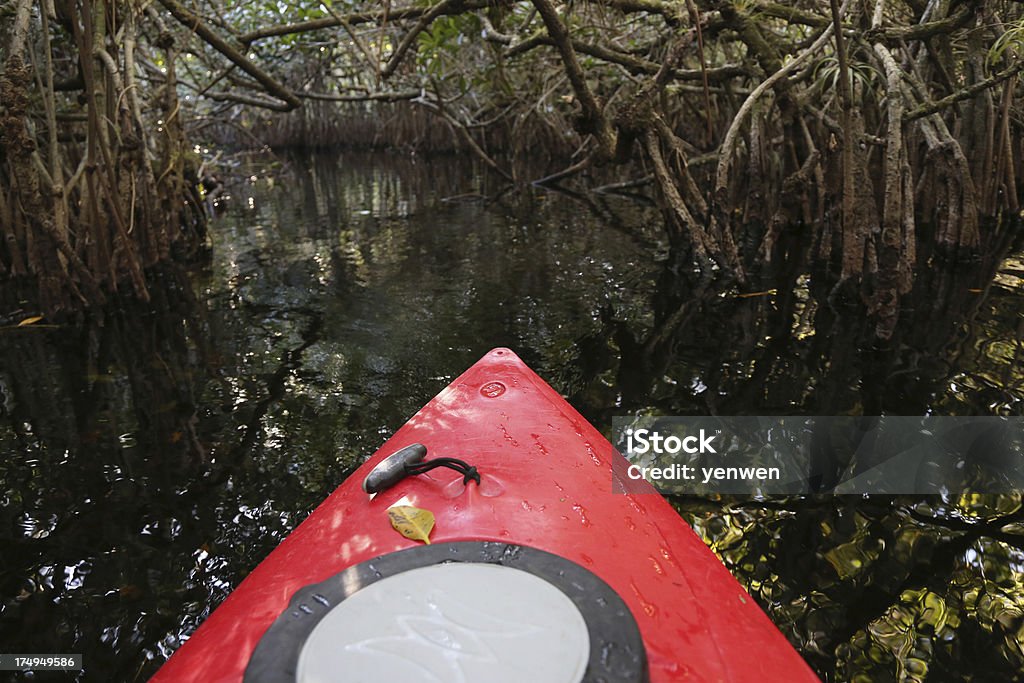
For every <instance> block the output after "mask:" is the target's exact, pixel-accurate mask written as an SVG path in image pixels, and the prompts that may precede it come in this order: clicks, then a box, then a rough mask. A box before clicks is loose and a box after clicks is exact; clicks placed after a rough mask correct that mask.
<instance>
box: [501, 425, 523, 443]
mask: <svg viewBox="0 0 1024 683" xmlns="http://www.w3.org/2000/svg"><path fill="white" fill-rule="evenodd" d="M501 433H502V434H504V435H505V441H508V442H509V443H510V444H512V445H513V446H515V447H517V448H518V447H519V442H518V441H516V440H515V437H513V436H512V435H511V434H509V433H508V430H507V429H505V425H501Z"/></svg>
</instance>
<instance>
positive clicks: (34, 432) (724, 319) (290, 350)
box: [0, 156, 1024, 681]
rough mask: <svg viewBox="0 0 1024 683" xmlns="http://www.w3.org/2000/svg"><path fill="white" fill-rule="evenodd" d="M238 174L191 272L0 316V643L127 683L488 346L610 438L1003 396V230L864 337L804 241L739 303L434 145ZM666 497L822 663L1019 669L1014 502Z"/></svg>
mask: <svg viewBox="0 0 1024 683" xmlns="http://www.w3.org/2000/svg"><path fill="white" fill-rule="evenodd" d="M246 168H247V170H246V172H247V173H252V179H251V180H250V181H246V182H239V183H237V184H235V185H234V186H232V187H231V189H230V191H229V194H230V195H231V196H230V199H228V200H227V201H226V202H225V206H226V211H225V212H224V214H223V215H222V216H221V218H219V219H218V221H217V222H216V224H215V225H214V226H213V228H212V235H213V245H214V248H213V257H212V261H211V263H210V264H209V266H208V267H206V268H204V269H202V270H200V271H198V272H194V273H191V274H190V275H188V276H186V275H184V274H182V273H176V272H165V273H162V274H160V275H159V277H158V281H159V283H160V284H159V286H154V287H153V300H152V302H150V303H148V304H137V303H134V304H133V303H129V302H120V303H119V304H118V305H116V306H112V307H111V308H110V310H108V311H105V312H101V313H96V314H94V315H93V316H92V317H91V318H90V320H89V321H87V323H86V324H83V325H81V326H61V327H40V326H38V324H37V325H36V326H26V327H23V328H18V329H12V328H11V327H10V326H8V327H6V328H4V329H2V330H0V352H2V356H0V358H2V360H0V452H2V456H0V557H2V560H0V644H2V647H0V651H2V652H55V653H59V652H81V653H83V654H84V656H85V666H86V668H85V671H84V672H83V674H82V675H81V676H80V680H90V681H91V680H96V681H106V680H113V681H121V680H123V681H132V680H145V679H146V678H147V677H148V676H150V675H151V674H152V673H153V672H154V671H155V670H156V668H157V667H158V666H159V664H160V663H161V662H162V661H163V660H164V659H166V657H167V656H169V654H170V653H171V652H173V650H174V649H175V648H176V647H177V645H178V644H179V643H180V642H181V640H182V639H183V638H184V637H187V635H188V634H189V633H190V632H191V631H192V630H194V628H195V627H196V625H197V624H198V623H199V622H201V621H202V619H203V618H204V617H205V616H206V615H207V614H209V612H210V611H211V610H212V609H213V608H214V607H215V606H216V605H217V604H219V602H220V601H221V600H223V598H224V597H225V596H226V595H227V594H228V593H229V592H230V591H231V589H232V588H233V587H234V586H235V585H237V583H238V582H239V581H240V580H241V579H242V578H243V577H244V576H245V575H246V573H247V572H248V571H249V570H250V569H251V568H252V567H253V566H255V564H256V563H257V562H258V561H259V560H260V559H261V558H262V557H264V556H265V555H266V554H267V553H268V552H269V551H270V550H271V549H272V548H273V547H274V546H275V545H276V544H277V543H278V542H279V541H280V539H281V538H282V537H283V536H284V535H286V534H287V533H288V531H289V530H290V529H292V528H293V527H294V526H295V525H296V524H297V523H298V522H299V521H301V520H302V519H303V517H304V516H305V515H306V514H307V513H308V512H309V510H310V509H312V508H313V507H315V505H316V504H317V503H318V502H319V501H320V500H321V499H323V497H324V496H325V495H326V494H327V493H328V492H329V491H331V490H332V489H333V488H334V487H335V486H336V485H337V484H338V483H339V482H341V481H342V480H343V479H344V478H345V476H346V475H347V474H348V473H349V472H350V471H351V470H352V469H353V468H354V467H356V466H358V464H359V463H360V462H362V460H363V459H364V458H365V457H367V456H368V455H369V454H371V453H372V452H373V451H374V450H375V448H376V447H377V446H378V445H379V444H380V443H381V442H382V441H383V440H384V439H385V438H386V437H387V436H388V435H390V434H391V433H392V432H393V431H394V430H395V429H396V428H397V427H398V426H399V425H401V424H402V423H403V422H404V421H405V420H406V419H407V418H408V417H409V416H410V415H412V414H413V413H414V412H415V411H416V410H417V409H418V408H419V407H420V406H422V405H423V404H424V403H425V402H426V401H427V400H429V399H430V398H431V397H432V396H433V395H434V394H435V393H436V392H437V391H439V390H440V389H441V388H442V387H444V386H445V385H446V384H447V383H448V382H449V381H451V380H452V379H453V378H454V377H455V376H456V375H458V374H459V373H460V372H461V371H462V370H464V369H465V368H466V367H467V366H468V365H470V364H471V363H472V362H474V361H475V360H476V359H477V358H478V357H479V356H481V355H482V354H483V353H484V352H485V351H487V350H488V349H490V348H492V347H494V346H499V345H500V346H510V347H512V348H513V349H515V350H516V351H517V352H518V353H519V354H520V355H521V356H522V357H523V358H524V359H525V360H526V361H527V362H528V363H529V364H531V365H532V366H533V367H534V369H536V370H537V371H538V372H539V373H540V374H541V375H542V376H544V377H545V378H546V379H548V381H549V382H551V383H552V384H553V386H555V387H556V388H557V389H558V390H559V391H561V392H563V393H564V394H566V395H567V396H568V397H569V398H570V400H571V401H572V402H573V403H574V404H575V405H576V406H577V407H578V408H580V409H581V411H582V412H583V413H584V414H585V415H586V416H587V417H588V418H589V419H590V420H591V421H592V422H594V424H595V425H597V426H598V428H599V429H602V430H607V429H609V428H610V419H611V416H612V415H614V414H623V413H630V412H635V411H640V410H642V411H648V412H663V413H694V414H706V413H708V412H712V413H719V414H765V415H767V414H786V413H813V414H858V413H866V414H877V413H879V412H889V413H894V414H911V415H913V414H923V413H925V412H929V411H930V412H934V413H937V414H1013V415H1020V414H1022V413H1024V370H1022V367H1024V364H1022V362H1021V361H1022V359H1024V343H1022V341H1021V339H1022V337H1024V296H1022V294H1024V279H1022V278H1024V259H1022V258H1021V256H1020V255H1019V254H1018V255H1017V256H1016V257H1014V256H1013V252H1012V249H1011V246H1010V244H1009V239H1008V238H1006V237H1004V234H1003V233H1000V236H999V237H998V238H994V239H992V240H991V241H990V243H988V244H986V245H985V249H984V253H983V254H982V257H981V258H980V259H979V260H978V261H977V262H975V263H973V264H971V265H970V266H966V267H960V268H958V269H952V270H951V269H948V268H945V267H943V265H942V260H941V258H939V257H938V256H937V255H930V254H922V262H923V263H925V264H926V267H924V268H922V270H921V272H920V273H919V274H918V276H917V288H916V289H915V291H914V293H912V295H911V296H910V297H909V298H908V301H907V307H906V310H905V311H904V312H903V317H902V322H901V326H900V328H899V329H898V331H897V335H896V337H895V338H894V340H892V341H891V342H890V343H888V344H879V343H876V342H874V341H871V340H870V334H869V331H870V325H869V324H867V323H866V322H865V321H864V320H863V319H861V318H860V317H859V316H857V315H855V314H853V313H851V312H850V310H848V308H847V307H846V306H845V305H844V303H843V302H842V301H836V300H835V298H834V297H832V298H831V299H830V292H831V287H830V283H829V279H828V276H827V274H825V273H822V272H820V271H819V270H816V269H814V268H809V267H807V266H805V265H802V262H801V259H800V258H796V257H795V256H788V255H787V253H786V250H787V249H790V250H792V251H793V252H794V253H796V250H795V245H797V244H799V243H800V241H801V238H802V237H803V236H802V235H801V234H800V233H799V231H798V230H794V231H793V232H792V234H791V235H788V236H787V238H786V239H784V240H783V245H782V247H783V250H782V252H780V254H779V255H778V256H777V257H776V259H775V260H774V262H773V268H772V270H771V272H770V273H766V274H764V275H762V276H760V280H759V281H757V282H755V283H754V286H753V287H752V288H751V290H750V291H747V292H743V293H741V292H738V291H736V290H733V289H725V290H717V289H713V288H709V287H707V286H706V285H704V284H702V283H701V282H700V281H699V280H698V279H696V278H695V277H694V276H693V274H692V273H691V272H690V270H689V268H687V267H686V266H681V265H679V263H680V261H678V260H677V259H674V258H672V255H671V253H670V250H669V248H668V245H667V244H666V243H665V242H664V240H663V238H662V234H661V232H660V230H659V225H660V217H659V216H658V214H657V213H656V212H655V211H654V210H653V209H651V208H650V207H649V206H648V205H646V204H644V203H643V202H637V201H635V200H632V199H627V198H622V197H614V196H607V195H597V194H584V195H571V194H563V193H554V192H548V191H543V190H535V191H532V192H526V193H522V192H518V193H505V194H501V191H502V189H503V188H502V187H501V185H500V184H498V183H496V182H494V181H493V179H489V178H487V177H486V176H485V175H483V174H482V173H481V172H480V171H479V170H478V169H474V168H472V167H471V166H469V165H467V164H457V163H455V162H454V161H453V160H452V159H443V160H438V161H433V162H427V161H420V162H417V163H412V162H410V161H408V160H401V159H388V158H383V159H378V160H376V161H371V160H368V159H364V158H356V157H348V156H345V157H334V156H320V157H316V158H314V159H306V160H295V159H292V160H289V161H281V160H277V161H275V160H273V159H269V158H268V159H262V160H258V161H257V162H252V163H251V165H250V166H247V167H246ZM0 313H3V314H4V315H7V316H8V317H9V318H10V321H9V322H10V323H16V322H18V320H20V319H22V317H23V316H25V317H27V316H28V315H29V313H30V312H29V311H26V312H24V313H18V312H13V313H12V312H0ZM44 322H45V321H44ZM29 328H31V329H29ZM676 503H677V506H678V507H679V509H680V511H681V513H682V514H683V515H684V516H685V517H686V518H687V519H688V520H690V521H691V522H693V523H694V524H695V526H696V528H697V529H698V531H699V532H700V533H701V534H702V535H703V536H704V538H705V539H706V540H707V542H708V543H709V544H711V545H712V547H713V548H714V550H715V551H716V552H717V553H719V555H720V556H721V557H722V558H723V559H724V560H725V561H726V563H727V564H728V565H729V566H730V568H731V569H732V570H733V571H734V573H735V574H736V575H737V576H738V577H739V578H740V579H741V581H743V583H744V584H745V585H746V586H747V587H748V589H749V590H750V591H751V593H752V594H753V595H754V596H755V597H757V599H758V600H759V601H760V603H761V604H762V606H764V607H765V608H766V609H767V610H768V611H769V613H770V614H771V616H772V618H773V619H774V620H775V621H776V623H777V624H778V625H779V626H780V628H781V629H782V630H783V631H784V632H785V633H786V635H787V636H788V637H789V638H790V639H791V640H792V641H793V642H794V644H795V645H796V646H797V647H798V648H799V649H800V650H801V652H802V653H803V654H804V656H805V657H806V658H807V659H808V661H809V662H810V663H811V664H812V666H814V667H815V669H816V670H817V671H818V672H819V673H820V674H821V675H822V676H823V677H824V678H826V679H828V680H858V681H872V680H877V681H889V680H922V681H923V680H925V679H927V680H928V681H936V680H950V681H953V680H977V681H988V680H992V681H1007V680H1024V676H1022V674H1021V673H1020V672H1021V670H1022V669H1024V508H1022V500H1021V496H1020V495H1014V496H1002V497H993V496H974V497H968V496H964V497H949V498H946V499H939V498H935V499H925V500H922V499H899V498H884V499H881V498H873V499H870V500H864V499H855V500H853V499H846V498H836V497H829V498H820V499H817V498H793V499H775V500H771V501H767V502H764V501H762V502H750V501H742V500H696V499H692V500H691V499H682V500H678V501H676ZM36 678H37V679H39V680H63V679H64V678H61V677H60V676H56V675H55V676H51V677H47V676H38V677H36Z"/></svg>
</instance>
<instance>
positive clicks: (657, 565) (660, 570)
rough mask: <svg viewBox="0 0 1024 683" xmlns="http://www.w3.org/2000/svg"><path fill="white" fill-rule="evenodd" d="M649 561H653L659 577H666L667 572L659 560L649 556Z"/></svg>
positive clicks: (652, 564) (652, 563) (655, 571)
mask: <svg viewBox="0 0 1024 683" xmlns="http://www.w3.org/2000/svg"><path fill="white" fill-rule="evenodd" d="M647 559H649V560H650V561H651V566H652V567H654V573H655V574H657V575H658V576H664V575H665V570H664V569H663V568H662V566H661V563H660V562H658V558H656V557H654V556H653V555H649V556H648V557H647Z"/></svg>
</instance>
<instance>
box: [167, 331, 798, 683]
mask: <svg viewBox="0 0 1024 683" xmlns="http://www.w3.org/2000/svg"><path fill="white" fill-rule="evenodd" d="M417 444H419V445H417ZM389 456H390V457H389ZM624 472H625V460H624V459H623V458H622V456H621V455H619V454H618V453H617V452H616V451H615V449H614V448H613V447H612V445H611V444H610V443H609V442H608V441H607V440H606V439H605V438H604V437H602V436H601V434H600V433H599V432H598V431H597V430H596V429H595V428H594V427H593V426H591V425H590V424H589V423H588V422H587V421H586V420H584V419H583V418H582V417H581V416H580V415H579V413H577V412H576V411H575V410H574V409H573V408H572V407H571V406H570V405H569V404H568V403H566V402H565V400H563V399H562V397H561V396H559V395H558V393H556V392H555V391H554V390H553V389H552V388H551V387H550V386H548V385H547V384H546V383H545V382H544V381H543V380H542V379H541V378H540V377H538V376H537V375H536V374H535V373H534V372H533V371H532V370H530V369H529V368H528V367H526V365H525V364H524V363H523V362H522V361H521V360H520V359H519V358H518V357H517V356H516V355H515V354H514V353H512V352H511V351H509V350H508V349H495V350H493V351H491V352H490V353H488V354H487V355H486V356H484V357H483V358H482V359H481V360H480V361H479V362H477V363H476V364H475V365H474V366H473V367H471V368H470V369H469V370H467V371H466V372H465V373H464V374H463V375H462V376H460V377H459V378H458V379H456V380H455V381H454V382H452V383H451V384H450V385H449V386H448V387H447V388H445V389H444V390H443V391H442V392H441V393H440V394H438V396H437V397H435V398H434V399H433V400H432V401H430V403H428V404H427V405H426V406H425V407H424V408H423V409H422V410H420V411H419V412H418V413H417V414H416V415H415V416H413V418H412V419H410V420H409V421H408V422H407V423H406V424H405V425H404V426H402V428H401V429H399V430H398V431H397V432H396V433H395V435H394V436H393V437H391V439H389V440H388V442H387V443H385V444H384V445H383V446H382V447H381V448H380V449H379V450H378V451H377V453H375V454H374V455H373V457H371V458H370V459H369V460H368V461H367V462H366V463H365V464H364V465H363V466H362V467H361V468H360V469H359V470H358V471H357V472H356V473H355V474H354V475H353V476H352V477H350V478H349V479H348V480H347V481H345V482H344V483H343V484H342V485H341V486H339V487H338V489H337V490H336V491H334V493H332V494H331V495H330V496H329V497H328V498H327V499H326V500H325V501H324V502H323V503H322V504H321V505H320V506H319V507H318V508H317V509H316V510H315V511H314V512H313V513H312V514H311V515H310V516H309V518H308V519H306V521H304V522H303V523H302V524H300V525H299V527H298V528H297V529H296V530H295V531H294V532H293V533H292V534H291V535H290V536H288V537H287V538H286V539H285V540H284V541H283V542H282V543H281V545H280V546H279V547H278V548H277V549H276V550H275V551H274V552H272V553H271V554H270V556H269V557H267V558H266V559H265V560H264V561H263V562H262V563H260V565H259V566H257V567H256V569H254V570H253V572H252V573H251V574H250V575H249V576H248V577H247V578H246V579H245V580H244V581H243V582H242V583H241V584H240V585H239V586H238V588H237V589H236V590H235V591H234V592H233V593H232V594H231V595H230V596H229V597H228V598H227V600H225V601H224V604H223V605H221V606H220V607H219V608H218V609H217V610H215V611H214V612H213V614H211V615H210V617H209V618H208V619H207V620H206V622H205V623H203V624H202V626H200V628H199V629H198V630H197V631H196V632H195V634H193V636H192V637H191V638H190V639H189V640H188V641H187V642H186V643H185V644H184V645H183V646H182V647H181V648H180V649H179V650H178V651H177V652H176V653H175V654H174V656H172V657H171V658H170V660H168V662H167V663H166V664H165V665H164V666H163V667H162V668H161V669H160V671H159V672H158V673H157V675H156V676H155V677H154V678H153V679H152V680H154V681H158V683H169V682H176V681H243V680H244V681H246V682H247V683H262V682H265V681H267V682H269V681H302V682H303V683H307V682H313V681H317V682H319V681H345V682H349V681H382V682H385V683H388V682H390V681H402V682H403V683H414V682H416V681H431V682H435V681H436V682H439V683H457V682H459V681H466V682H467V683H469V682H473V681H479V682H482V683H500V682H502V681H531V682H533V683H549V682H550V683H562V682H563V681H565V682H566V683H578V682H580V681H586V682H594V683H597V682H599V681H605V682H607V683H613V682H619V681H622V682H626V681H636V682H637V683H643V682H645V681H650V682H651V683H666V682H669V681H737V682H741V681H742V682H747V681H785V682H787V683H795V682H800V681H817V680H818V679H817V677H816V676H815V675H814V673H813V672H812V671H811V669H810V668H809V667H808V666H807V664H806V663H805V662H804V661H803V659H801V657H800V655H799V654H797V652H796V651H795V650H794V649H793V648H792V647H791V646H790V644H789V643H788V642H787V641H786V639H785V638H784V637H783V636H782V634H781V633H780V632H779V631H778V630H777V629H776V628H775V626H774V625H773V624H772V623H771V621H770V620H769V619H768V617H767V616H766V615H765V614H764V613H763V612H762V611H761V609H760V608H759V607H758V606H757V605H756V604H755V603H754V601H753V599H751V598H750V596H749V595H748V594H747V593H746V592H745V591H744V590H743V588H742V586H740V584H739V583H738V582H737V581H736V580H735V579H734V578H733V577H732V575H730V573H729V572H728V570H727V569H726V568H725V567H724V566H723V565H722V564H721V562H719V560H718V559H717V558H716V557H715V555H714V554H713V553H712V552H711V551H710V550H709V549H708V548H707V547H706V546H705V545H704V543H703V542H702V541H701V540H700V538H698V537H697V535H696V534H694V533H693V531H692V530H691V529H690V528H689V526H688V525H686V523H685V522H683V521H682V520H681V519H680V517H679V515H678V514H677V513H676V511H675V510H673V509H672V507H671V506H670V505H669V504H668V503H667V502H666V501H665V500H664V499H663V498H662V497H661V496H659V495H657V494H656V493H654V492H653V489H650V493H646V494H638V493H636V490H637V486H636V483H634V482H630V485H629V489H630V491H632V492H631V493H623V492H622V491H625V486H624V485H623V481H624V480H625V475H624ZM364 488H365V489H366V490H364ZM367 490H368V491H376V492H375V493H372V494H370V493H367ZM424 511H426V512H424ZM431 516H432V519H431ZM407 536H408V537H407ZM423 538H426V539H427V540H429V543H427V542H424V540H422V539H423Z"/></svg>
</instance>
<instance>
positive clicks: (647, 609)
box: [629, 581, 658, 617]
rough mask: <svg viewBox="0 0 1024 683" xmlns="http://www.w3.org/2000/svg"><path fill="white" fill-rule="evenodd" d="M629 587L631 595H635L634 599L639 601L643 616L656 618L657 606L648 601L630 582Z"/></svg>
mask: <svg viewBox="0 0 1024 683" xmlns="http://www.w3.org/2000/svg"><path fill="white" fill-rule="evenodd" d="M629 587H630V588H632V589H633V595H635V596H636V599H637V600H639V601H640V606H641V607H642V608H643V610H644V614H646V615H647V616H649V617H653V616H656V615H657V614H658V606H657V605H655V604H654V603H653V602H650V601H648V600H647V598H645V597H644V596H643V593H641V592H640V589H639V588H637V585H636V584H635V583H633V582H632V581H631V582H630V584H629Z"/></svg>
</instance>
